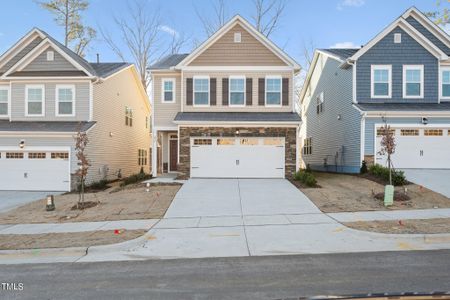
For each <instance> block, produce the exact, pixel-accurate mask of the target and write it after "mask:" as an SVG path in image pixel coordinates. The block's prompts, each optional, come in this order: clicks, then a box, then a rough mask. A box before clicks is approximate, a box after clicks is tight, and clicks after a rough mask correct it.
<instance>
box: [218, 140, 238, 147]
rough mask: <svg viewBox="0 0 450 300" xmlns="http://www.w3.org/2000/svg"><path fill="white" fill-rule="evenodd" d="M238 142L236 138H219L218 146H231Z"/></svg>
mask: <svg viewBox="0 0 450 300" xmlns="http://www.w3.org/2000/svg"><path fill="white" fill-rule="evenodd" d="M235 143H236V140H235V139H217V145H218V146H229V145H234V144H235Z"/></svg>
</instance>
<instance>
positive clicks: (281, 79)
mask: <svg viewBox="0 0 450 300" xmlns="http://www.w3.org/2000/svg"><path fill="white" fill-rule="evenodd" d="M267 79H279V80H280V104H267ZM282 105H283V77H282V76H281V75H270V76H266V78H265V80H264V106H265V107H281V106H282Z"/></svg>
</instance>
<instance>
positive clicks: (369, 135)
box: [364, 114, 450, 155]
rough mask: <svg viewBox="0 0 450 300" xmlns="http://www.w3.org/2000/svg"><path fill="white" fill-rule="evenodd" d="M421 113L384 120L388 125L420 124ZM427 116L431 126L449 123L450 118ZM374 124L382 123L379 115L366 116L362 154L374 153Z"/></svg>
mask: <svg viewBox="0 0 450 300" xmlns="http://www.w3.org/2000/svg"><path fill="white" fill-rule="evenodd" d="M422 117H423V115H422V114H419V115H418V116H417V117H408V118H406V117H404V118H394V117H386V122H387V124H388V125H394V124H417V125H421V124H422ZM427 118H428V126H429V127H432V126H433V125H439V124H450V118H444V117H437V118H436V117H427ZM375 124H383V120H382V119H381V117H371V118H366V128H365V144H364V145H365V146H364V155H375V148H374V144H375Z"/></svg>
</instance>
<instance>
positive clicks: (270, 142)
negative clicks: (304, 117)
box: [264, 138, 283, 146]
mask: <svg viewBox="0 0 450 300" xmlns="http://www.w3.org/2000/svg"><path fill="white" fill-rule="evenodd" d="M264 145H266V146H283V139H280V138H267V139H264Z"/></svg>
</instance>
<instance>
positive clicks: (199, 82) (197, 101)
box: [194, 77, 209, 106]
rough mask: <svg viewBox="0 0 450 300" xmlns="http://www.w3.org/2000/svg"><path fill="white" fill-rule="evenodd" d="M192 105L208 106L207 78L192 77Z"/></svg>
mask: <svg viewBox="0 0 450 300" xmlns="http://www.w3.org/2000/svg"><path fill="white" fill-rule="evenodd" d="M194 105H196V106H208V105H209V78H195V77H194Z"/></svg>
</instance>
